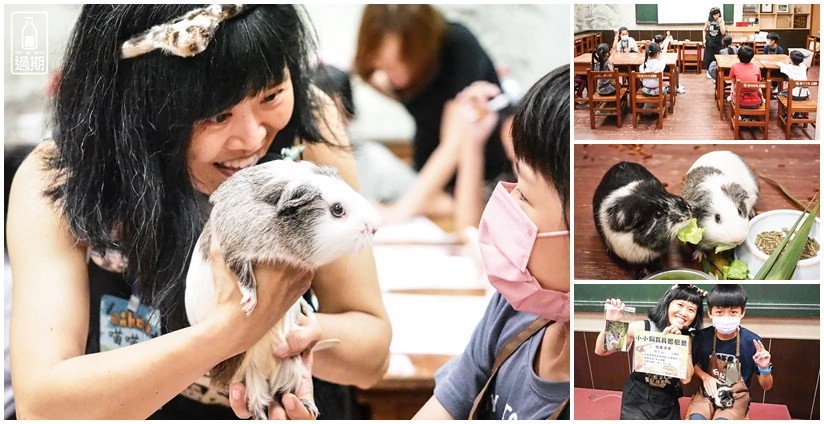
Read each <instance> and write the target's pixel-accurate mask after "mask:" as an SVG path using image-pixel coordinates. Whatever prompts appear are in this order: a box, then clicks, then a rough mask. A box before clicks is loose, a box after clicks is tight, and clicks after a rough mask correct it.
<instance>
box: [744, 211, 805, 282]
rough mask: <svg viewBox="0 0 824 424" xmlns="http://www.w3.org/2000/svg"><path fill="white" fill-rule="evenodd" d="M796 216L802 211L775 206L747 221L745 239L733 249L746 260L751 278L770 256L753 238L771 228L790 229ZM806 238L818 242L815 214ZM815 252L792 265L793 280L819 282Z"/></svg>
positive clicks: (774, 229)
mask: <svg viewBox="0 0 824 424" xmlns="http://www.w3.org/2000/svg"><path fill="white" fill-rule="evenodd" d="M799 216H801V211H798V210H792V209H777V210H772V211H768V212H764V213H762V214H758V215H756V216H755V218H753V219H751V220H750V225H749V232H748V233H747V239H746V240H745V241H744V243H742V244H741V245H739V246H738V247H736V249H735V257H736V258H737V259H740V260H742V261H744V262H746V263H747V267H748V268H749V270H750V278H752V277H754V276H755V274H757V273H758V270H760V269H761V267H762V266H763V265H764V263H765V262H766V261H767V258H769V256H770V255H769V254H767V253H764V252H763V251H761V249H759V247H758V246H757V244H756V239H757V237H758V235H759V234H761V233H764V232H771V231H777V232H781V233H783V229H785V228H786V229H787V230H789V229H790V228H792V226H793V224H794V223H795V221H796V220H797V219H798V217H799ZM809 238H810V239H813V240H815V242H816V243H821V221H820V219H819V218H818V217H816V218H815V221H814V222H813V226H812V228H811V229H810V236H809ZM808 243H809V244H811V245H813V244H815V243H812V242H808ZM761 244H762V245H766V244H769V243H768V242H763V241H762V243H761ZM817 253H818V254H817V255H816V256H814V257H811V258H808V259H801V260H799V261H798V266H797V267H796V268H795V272H794V273H793V276H792V279H793V280H816V281H818V280H819V279H820V278H821V259H820V257H821V251H820V250H819V251H818V252H817Z"/></svg>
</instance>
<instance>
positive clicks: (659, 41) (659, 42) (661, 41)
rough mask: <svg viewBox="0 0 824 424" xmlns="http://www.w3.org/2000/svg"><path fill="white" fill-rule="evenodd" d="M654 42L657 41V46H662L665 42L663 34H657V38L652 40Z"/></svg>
mask: <svg viewBox="0 0 824 424" xmlns="http://www.w3.org/2000/svg"><path fill="white" fill-rule="evenodd" d="M652 41H655V44H661V43H663V42H664V36H663V35H661V34H656V35H655V37H653V38H652Z"/></svg>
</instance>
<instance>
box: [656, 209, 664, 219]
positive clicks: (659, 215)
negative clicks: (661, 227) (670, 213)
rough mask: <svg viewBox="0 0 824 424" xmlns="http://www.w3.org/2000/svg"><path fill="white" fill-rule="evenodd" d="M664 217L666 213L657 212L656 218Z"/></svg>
mask: <svg viewBox="0 0 824 424" xmlns="http://www.w3.org/2000/svg"><path fill="white" fill-rule="evenodd" d="M662 216H664V211H662V210H661V209H658V210H656V211H655V217H656V218H661V217H662Z"/></svg>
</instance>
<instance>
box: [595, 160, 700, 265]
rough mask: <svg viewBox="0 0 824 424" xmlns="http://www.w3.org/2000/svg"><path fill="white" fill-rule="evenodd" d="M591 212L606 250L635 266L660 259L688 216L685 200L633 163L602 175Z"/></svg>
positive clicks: (621, 163) (687, 219)
mask: <svg viewBox="0 0 824 424" xmlns="http://www.w3.org/2000/svg"><path fill="white" fill-rule="evenodd" d="M592 212H593V215H594V218H595V228H596V229H597V230H598V235H599V236H600V237H601V240H602V241H603V242H604V244H605V245H606V247H607V250H608V251H610V252H612V253H613V254H615V256H617V257H619V258H620V259H623V260H624V261H626V262H627V263H629V264H631V265H636V266H637V265H647V264H650V263H652V262H655V261H657V260H659V259H661V258H662V257H663V256H664V255H665V254H666V253H667V251H668V249H669V246H670V244H671V243H672V241H673V240H674V239H675V238H676V237H677V235H678V231H680V230H681V229H682V228H684V227H685V226H686V225H687V224H689V220H690V218H691V216H692V214H691V211H690V206H689V204H687V202H686V201H685V200H684V199H683V198H681V197H680V196H677V195H674V194H671V193H669V192H667V190H666V189H665V188H664V186H663V185H662V184H661V182H660V181H659V180H658V179H657V178H655V176H654V175H652V173H650V172H649V171H648V170H647V169H646V168H644V167H643V166H642V165H640V164H637V163H634V162H620V163H618V164H616V165H613V166H612V167H611V168H610V169H609V170H608V171H607V172H606V174H604V176H603V178H602V179H601V182H600V183H599V184H598V188H596V189H595V195H594V196H593V199H592Z"/></svg>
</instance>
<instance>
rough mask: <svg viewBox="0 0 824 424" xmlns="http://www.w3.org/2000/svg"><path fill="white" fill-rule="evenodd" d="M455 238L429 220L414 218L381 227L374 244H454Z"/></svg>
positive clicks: (420, 217) (419, 217)
mask: <svg viewBox="0 0 824 424" xmlns="http://www.w3.org/2000/svg"><path fill="white" fill-rule="evenodd" d="M454 242H455V236H453V235H451V234H449V233H447V232H446V231H444V230H443V229H441V227H438V225H437V224H435V223H434V222H432V221H431V220H430V219H428V218H426V217H422V216H416V217H414V218H412V219H410V220H408V221H404V222H401V223H397V224H389V225H381V226H380V227H379V228H378V231H377V232H376V233H375V238H374V240H373V243H374V244H397V243H422V244H427V243H429V244H444V243H454Z"/></svg>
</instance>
